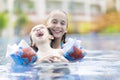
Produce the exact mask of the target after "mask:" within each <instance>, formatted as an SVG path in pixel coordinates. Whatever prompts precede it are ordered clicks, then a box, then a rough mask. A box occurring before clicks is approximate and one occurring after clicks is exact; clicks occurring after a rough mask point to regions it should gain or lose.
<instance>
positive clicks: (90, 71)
mask: <svg viewBox="0 0 120 80" xmlns="http://www.w3.org/2000/svg"><path fill="white" fill-rule="evenodd" d="M119 58H120V51H100V50H99V51H88V54H87V55H86V56H85V58H84V59H83V60H82V61H81V62H73V63H53V64H48V63H41V64H39V65H31V66H18V65H12V64H11V63H7V64H6V65H0V73H1V77H0V80H120V59H119Z"/></svg>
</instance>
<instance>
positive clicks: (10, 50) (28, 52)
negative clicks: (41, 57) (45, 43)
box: [6, 40, 37, 65]
mask: <svg viewBox="0 0 120 80" xmlns="http://www.w3.org/2000/svg"><path fill="white" fill-rule="evenodd" d="M6 57H7V58H8V59H12V62H13V63H14V64H17V65H29V64H33V63H34V62H35V61H36V60H37V54H36V52H35V51H34V50H33V49H32V48H31V47H30V46H29V45H28V44H27V43H26V42H25V41H24V40H21V42H20V43H19V44H18V45H17V44H14V45H8V47H7V53H6Z"/></svg>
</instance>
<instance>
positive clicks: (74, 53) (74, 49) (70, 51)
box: [63, 38, 86, 62]
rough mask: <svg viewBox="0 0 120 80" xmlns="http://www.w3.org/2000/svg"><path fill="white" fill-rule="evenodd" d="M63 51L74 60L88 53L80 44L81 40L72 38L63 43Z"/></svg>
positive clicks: (69, 58)
mask: <svg viewBox="0 0 120 80" xmlns="http://www.w3.org/2000/svg"><path fill="white" fill-rule="evenodd" d="M63 51H64V57H65V58H66V59H68V60H69V61H72V62H74V61H79V60H81V59H83V57H84V56H85V54H86V53H85V51H84V49H83V48H82V47H81V46H80V41H78V40H76V39H71V38H70V39H69V40H68V42H67V43H66V44H65V45H63Z"/></svg>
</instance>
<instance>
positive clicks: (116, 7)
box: [0, 0, 120, 36]
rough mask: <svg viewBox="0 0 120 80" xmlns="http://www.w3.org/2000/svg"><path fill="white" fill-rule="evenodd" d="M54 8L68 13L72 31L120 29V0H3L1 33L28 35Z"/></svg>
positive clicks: (69, 28)
mask: <svg viewBox="0 0 120 80" xmlns="http://www.w3.org/2000/svg"><path fill="white" fill-rule="evenodd" d="M54 9H61V10H64V11H65V12H67V13H68V17H69V25H68V26H69V27H68V33H78V34H88V33H92V32H93V33H94V32H95V33H119V32H120V0H0V31H1V33H0V34H1V36H15V35H19V36H25V35H28V34H29V32H30V30H31V28H32V27H33V26H34V25H36V24H39V23H44V21H45V19H46V17H47V15H48V13H49V12H50V11H51V10H54ZM3 16H4V17H3ZM3 23H4V24H3Z"/></svg>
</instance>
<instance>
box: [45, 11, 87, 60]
mask: <svg viewBox="0 0 120 80" xmlns="http://www.w3.org/2000/svg"><path fill="white" fill-rule="evenodd" d="M46 24H47V27H48V29H49V30H50V32H51V33H52V34H53V36H54V40H53V41H52V42H51V46H52V48H55V49H60V48H63V49H64V48H66V47H67V46H63V44H64V45H65V44H66V40H65V38H66V33H67V27H68V17H67V14H66V13H65V12H64V11H61V10H54V11H52V12H50V14H49V15H48V18H47V21H46ZM68 42H69V41H68ZM75 43H76V44H77V45H78V46H79V45H80V44H79V43H80V41H78V40H77V41H76V42H75ZM67 44H68V43H67ZM68 46H69V45H68ZM80 48H81V47H78V48H77V47H75V46H74V45H73V46H72V47H71V48H70V49H69V50H71V52H69V53H68V52H66V54H65V55H64V56H65V57H66V58H67V59H68V60H70V61H78V60H80V59H82V58H83V57H84V55H85V53H86V50H84V49H83V48H81V49H80ZM75 50H76V51H75ZM75 52H77V53H75ZM72 53H73V56H71V57H72V58H74V59H72V60H71V59H69V55H68V54H70V55H72ZM75 56H79V57H77V58H76V59H75Z"/></svg>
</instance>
